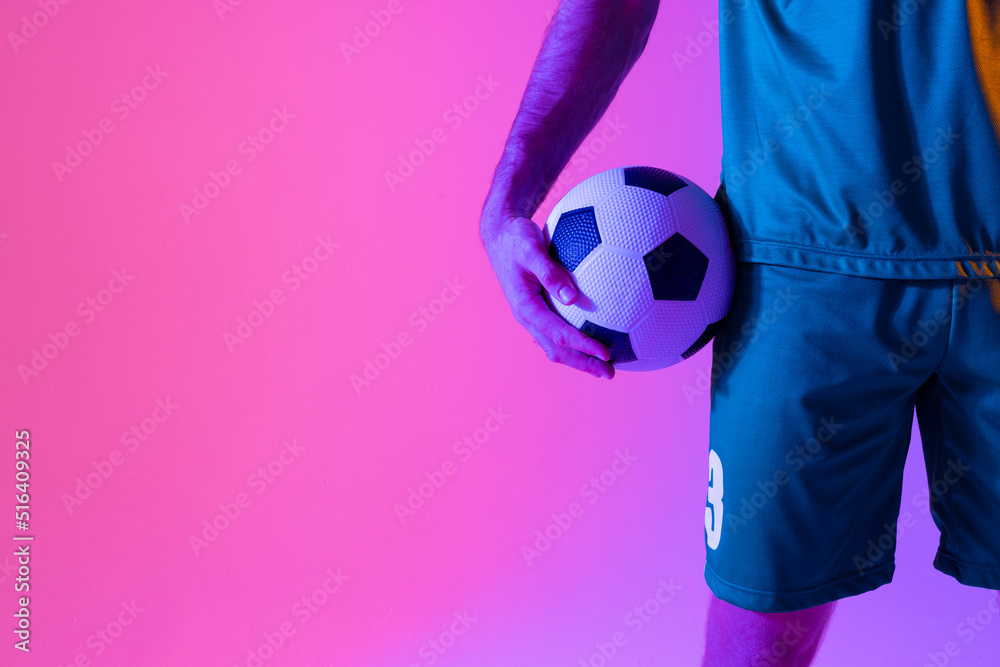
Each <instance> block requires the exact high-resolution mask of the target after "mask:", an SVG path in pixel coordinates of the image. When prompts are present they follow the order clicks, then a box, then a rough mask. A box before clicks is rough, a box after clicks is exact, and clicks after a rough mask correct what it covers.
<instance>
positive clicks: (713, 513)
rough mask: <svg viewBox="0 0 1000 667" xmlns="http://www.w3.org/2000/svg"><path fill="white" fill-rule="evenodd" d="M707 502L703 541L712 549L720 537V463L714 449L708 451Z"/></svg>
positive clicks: (715, 546)
mask: <svg viewBox="0 0 1000 667" xmlns="http://www.w3.org/2000/svg"><path fill="white" fill-rule="evenodd" d="M708 502H709V504H710V505H711V507H709V506H708V505H706V506H705V533H706V535H705V539H706V540H707V541H708V546H709V547H710V548H712V549H717V548H718V547H719V538H720V537H722V461H721V460H720V459H719V455H718V454H716V453H715V450H714V449H710V450H708Z"/></svg>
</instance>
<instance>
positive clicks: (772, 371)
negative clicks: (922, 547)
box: [705, 262, 1000, 612]
mask: <svg viewBox="0 0 1000 667" xmlns="http://www.w3.org/2000/svg"><path fill="white" fill-rule="evenodd" d="M998 311H1000V281H998V280H997V279H992V278H962V279H956V280H951V279H940V280H901V279H893V280H886V279H875V278H864V277H858V276H851V275H842V274H835V273H825V272H819V271H813V270H805V269H798V268H790V267H785V266H776V265H769V264H760V263H745V262H740V263H739V265H738V269H737V281H736V293H735V296H734V298H733V306H732V309H731V311H730V312H729V314H728V315H727V316H726V318H725V319H724V320H723V322H722V324H721V327H720V329H719V331H718V332H717V333H716V335H715V339H714V341H713V344H712V352H713V359H712V388H711V397H712V406H711V421H710V431H709V433H710V436H709V479H708V497H707V501H706V505H705V540H706V550H707V562H706V565H705V579H706V581H707V583H708V586H709V588H711V590H712V592H713V593H714V594H715V596H716V597H718V598H720V599H722V600H725V601H727V602H730V603H732V604H734V605H736V606H738V607H742V608H743V609H748V610H754V611H760V612H786V611H796V610H799V609H805V608H807V607H813V606H816V605H820V604H823V603H825V602H829V601H831V600H836V599H839V598H843V597H847V596H851V595H857V594H859V593H864V592H865V591H869V590H872V589H875V588H878V587H879V586H881V585H882V584H885V583H888V582H889V581H891V580H892V575H893V570H894V569H895V560H894V554H895V545H896V536H897V518H899V510H900V503H901V492H902V483H903V464H904V462H905V460H906V453H907V449H908V447H909V444H910V433H911V430H912V423H913V422H912V420H913V415H914V411H916V416H917V422H918V425H919V427H920V438H921V441H922V443H923V454H924V461H925V465H926V470H927V481H928V488H927V493H926V495H925V499H926V500H927V506H929V508H930V513H931V516H932V517H933V519H934V523H935V524H936V525H937V527H938V529H939V530H940V532H941V540H940V545H939V547H938V550H937V554H936V556H935V557H934V567H935V568H937V569H938V570H940V571H942V572H944V573H946V574H949V575H951V576H952V577H954V578H955V579H957V580H958V581H959V582H961V583H963V584H968V585H971V586H981V587H984V588H990V589H1000V380H998V378H1000V312H998ZM917 516H920V514H919V513H917ZM925 516H926V515H925Z"/></svg>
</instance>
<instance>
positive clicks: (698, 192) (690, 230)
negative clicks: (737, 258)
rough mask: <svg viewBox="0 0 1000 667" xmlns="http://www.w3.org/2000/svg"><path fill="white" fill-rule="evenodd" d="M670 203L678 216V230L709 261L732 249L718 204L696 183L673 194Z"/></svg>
mask: <svg viewBox="0 0 1000 667" xmlns="http://www.w3.org/2000/svg"><path fill="white" fill-rule="evenodd" d="M685 180H687V179H685ZM670 200H671V203H673V205H674V211H676V215H677V230H678V231H679V232H681V233H682V234H684V236H685V237H686V238H687V239H688V240H689V241H691V243H694V244H695V245H696V246H698V249H699V250H701V251H702V252H703V253H705V255H707V256H708V258H709V259H711V258H713V257H716V256H718V255H719V253H720V252H722V250H723V248H724V247H728V246H729V238H728V232H727V231H726V221H725V219H724V218H723V217H722V213H721V212H720V211H719V207H718V205H716V203H715V200H714V199H712V197H710V196H709V194H708V193H707V192H705V191H704V190H702V189H701V188H700V187H699V186H698V185H697V184H695V183H691V184H690V186H689V187H686V188H681V189H680V190H678V191H677V192H675V193H673V194H672V195H670Z"/></svg>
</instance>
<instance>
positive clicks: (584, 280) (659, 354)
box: [544, 166, 736, 371]
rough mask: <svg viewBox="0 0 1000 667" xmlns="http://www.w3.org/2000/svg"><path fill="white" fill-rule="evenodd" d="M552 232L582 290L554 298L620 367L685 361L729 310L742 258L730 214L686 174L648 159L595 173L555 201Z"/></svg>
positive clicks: (551, 243)
mask: <svg viewBox="0 0 1000 667" xmlns="http://www.w3.org/2000/svg"><path fill="white" fill-rule="evenodd" d="M544 235H545V241H546V243H547V244H548V249H549V255H550V256H551V257H552V259H554V260H555V261H556V262H558V263H559V264H561V265H562V266H564V267H566V269H567V270H569V271H570V272H572V273H573V276H574V277H575V278H576V282H577V286H578V288H579V296H578V298H577V301H576V303H574V304H573V305H570V306H567V305H564V304H561V303H559V301H558V300H556V299H553V298H551V297H550V296H549V295H547V294H546V301H547V302H548V303H549V305H550V306H551V307H552V308H553V309H554V310H555V311H556V312H557V313H559V315H561V316H562V317H563V319H565V320H566V321H567V322H569V323H570V324H571V325H573V326H574V327H576V328H577V329H579V330H581V331H583V333H585V334H587V335H588V336H591V337H593V338H596V339H597V340H599V341H601V342H602V343H604V344H605V345H607V346H608V347H609V348H610V350H611V361H612V363H614V365H615V368H616V369H617V370H626V371H651V370H656V369H658V368H665V367H667V366H672V365H673V364H676V363H677V362H679V361H681V360H683V359H687V358H688V357H690V356H691V355H693V354H694V353H695V352H697V351H698V350H700V349H701V348H702V347H704V346H705V345H706V344H707V343H708V342H709V341H710V340H712V337H713V336H714V335H715V332H716V331H717V330H718V328H719V325H720V323H721V321H722V319H723V317H725V315H726V313H728V312H729V306H730V304H731V303H732V298H733V288H734V285H735V279H736V262H735V259H734V257H733V250H732V248H731V247H730V245H729V233H728V231H727V228H726V221H725V219H724V218H723V217H722V212H721V211H720V210H719V207H718V206H717V205H716V203H715V201H714V200H713V199H712V197H711V196H709V194H708V193H707V192H705V191H704V190H702V189H701V188H700V187H698V186H697V185H696V184H695V183H693V182H692V181H689V180H688V179H686V178H684V177H683V176H679V175H677V174H674V173H672V172H669V171H666V170H664V169H657V168H655V167H641V166H640V167H619V168H617V169H609V170H607V171H604V172H601V173H599V174H595V175H594V176H591V177H590V178H588V179H586V180H585V181H583V182H582V183H579V184H578V185H576V186H575V187H574V188H573V189H572V190H570V191H569V192H567V193H566V195H565V196H564V197H563V198H562V199H561V200H560V201H559V203H558V204H556V207H555V208H554V209H552V213H551V214H550V215H549V218H548V220H547V221H546V223H545V229H544Z"/></svg>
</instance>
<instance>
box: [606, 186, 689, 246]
mask: <svg viewBox="0 0 1000 667" xmlns="http://www.w3.org/2000/svg"><path fill="white" fill-rule="evenodd" d="M595 214H596V217H597V228H598V230H599V231H600V233H601V240H602V241H604V242H605V243H609V244H611V245H614V246H618V247H619V248H624V249H625V250H631V251H632V252H635V253H637V254H638V255H640V256H641V255H645V254H646V253H647V252H649V251H650V250H652V249H653V248H655V247H656V246H657V245H658V244H659V243H661V242H662V241H663V240H664V239H666V238H667V237H668V236H670V235H671V234H673V233H674V232H675V231H676V226H675V223H674V219H675V213H674V207H673V205H672V204H671V202H670V198H669V197H664V196H663V195H661V194H660V193H658V192H653V191H652V190H646V189H644V188H639V187H635V186H631V185H623V186H622V187H620V188H619V189H618V190H616V191H615V192H614V193H612V194H611V196H610V197H608V198H607V199H605V200H604V201H603V202H602V203H601V205H600V206H598V207H597V208H596V210H595ZM637 220H642V221H643V223H644V224H636V222H635V221H637ZM654 222H655V224H651V223H654Z"/></svg>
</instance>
